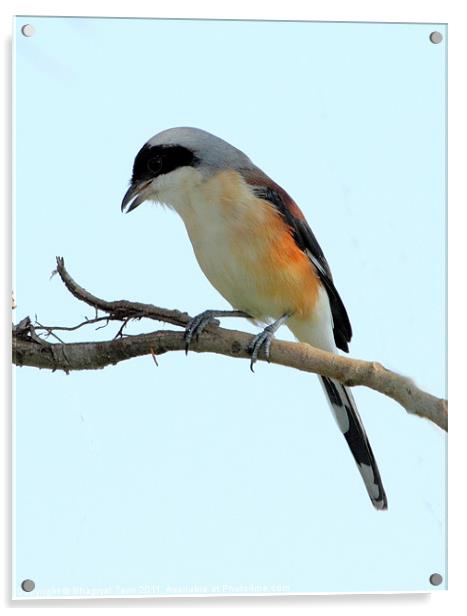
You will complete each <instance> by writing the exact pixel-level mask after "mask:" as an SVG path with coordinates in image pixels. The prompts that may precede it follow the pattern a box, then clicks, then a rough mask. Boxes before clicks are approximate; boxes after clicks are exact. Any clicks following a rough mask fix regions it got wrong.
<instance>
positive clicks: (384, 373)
mask: <svg viewBox="0 0 467 616" xmlns="http://www.w3.org/2000/svg"><path fill="white" fill-rule="evenodd" d="M57 271H58V274H59V275H60V277H61V278H62V280H63V282H64V283H65V285H66V287H67V288H68V290H69V291H70V292H71V293H72V294H73V295H74V296H75V297H77V298H78V299H80V300H82V301H84V302H86V303H87V304H89V305H90V306H93V307H94V308H96V309H97V308H98V309H99V310H103V311H104V312H108V313H109V317H110V318H111V319H112V320H121V321H122V322H123V324H124V325H125V324H126V322H127V321H128V320H129V319H131V318H137V319H140V318H142V317H145V318H150V319H155V320H159V321H164V322H167V323H172V324H174V325H180V326H184V325H186V324H187V323H188V321H189V320H190V317H189V315H188V314H187V313H182V312H180V311H178V310H167V309H164V308H158V307H157V306H153V305H151V304H142V303H139V302H129V301H126V300H119V301H115V302H107V301H105V300H102V299H100V298H98V297H95V296H94V295H92V294H90V293H89V292H88V291H86V290H85V289H83V288H82V287H80V286H79V285H78V284H77V283H76V282H75V281H74V280H73V279H72V278H71V276H70V275H69V274H68V272H67V271H66V269H65V265H64V262H63V259H57ZM51 329H53V328H51ZM251 340H252V336H251V335H250V334H247V333H244V332H240V331H234V330H228V329H224V328H221V327H218V326H217V325H209V326H207V327H206V329H205V331H204V332H203V333H202V335H201V336H200V337H199V340H198V341H193V343H192V345H191V347H190V348H191V350H193V351H194V352H196V353H218V354H221V355H226V356H228V357H236V358H243V359H250V355H249V353H248V351H247V347H248V344H249V343H250V341H251ZM184 349H185V340H184V334H183V332H178V331H155V332H152V333H149V334H139V335H128V336H125V337H121V336H119V337H117V338H114V339H113V340H108V341H105V342H76V343H65V344H55V343H54V344H51V343H49V342H46V341H45V340H43V339H41V338H39V337H38V336H37V334H36V332H35V329H34V327H33V325H32V324H31V322H30V321H29V319H23V320H22V321H21V322H20V323H19V324H18V325H17V326H15V327H14V328H13V361H14V363H15V364H17V365H19V366H34V367H37V368H46V369H50V370H64V371H66V372H70V371H72V370H95V369H99V368H104V367H105V366H108V365H113V364H117V363H118V362H120V361H124V360H127V359H131V358H133V357H138V356H142V355H151V356H152V358H153V359H154V361H156V357H159V356H161V355H163V354H164V353H167V352H170V351H184ZM270 359H271V363H275V364H279V365H282V366H288V367H290V368H296V369H298V370H303V371H305V372H313V373H315V374H321V375H323V376H328V377H330V378H334V379H337V380H339V381H341V382H342V383H344V384H345V385H348V386H351V387H353V386H357V385H364V386H366V387H370V388H372V389H374V390H375V391H378V392H380V393H382V394H385V395H386V396H389V397H390V398H392V399H393V400H396V401H397V402H398V403H399V404H401V405H402V406H403V407H404V408H405V409H406V411H407V412H409V413H412V414H415V415H418V416H420V417H425V418H426V419H429V420H430V421H432V422H434V423H435V424H436V425H438V426H439V427H440V428H442V429H443V430H447V416H448V411H447V401H446V400H443V399H439V398H437V397H435V396H432V395H431V394H429V393H427V392H424V391H422V390H421V389H419V388H418V387H417V386H416V385H415V384H414V383H413V381H412V380H410V379H409V378H407V377H405V376H402V375H400V374H397V373H395V372H392V371H390V370H388V369H386V368H384V366H382V365H381V364H378V363H376V362H367V361H362V360H359V359H351V358H348V357H343V356H340V355H334V354H332V353H327V352H326V351H321V350H320V349H316V348H314V347H312V346H310V345H308V344H301V343H295V342H285V341H280V340H275V341H274V342H273V343H272V345H271V350H270Z"/></svg>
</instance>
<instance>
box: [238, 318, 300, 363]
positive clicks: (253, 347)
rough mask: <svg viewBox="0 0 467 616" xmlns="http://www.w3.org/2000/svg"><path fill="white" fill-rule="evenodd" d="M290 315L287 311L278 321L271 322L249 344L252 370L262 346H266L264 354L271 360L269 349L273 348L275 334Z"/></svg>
mask: <svg viewBox="0 0 467 616" xmlns="http://www.w3.org/2000/svg"><path fill="white" fill-rule="evenodd" d="M289 317H290V313H289V312H287V313H286V314H283V315H282V316H281V317H280V318H279V319H277V321H274V323H271V325H268V326H267V327H265V328H264V329H263V331H262V332H260V333H259V334H258V335H257V336H255V337H254V338H253V340H252V341H251V342H250V344H249V345H248V352H249V353H251V361H250V370H251V371H252V372H254V368H253V366H254V365H255V363H256V361H257V359H258V355H259V352H260V350H261V348H262V347H263V346H264V356H265V357H266V359H267V361H269V349H270V348H271V342H272V339H273V338H274V334H275V333H276V332H277V330H278V329H279V327H280V326H281V325H283V324H284V323H285V322H286V321H287V319H288V318H289Z"/></svg>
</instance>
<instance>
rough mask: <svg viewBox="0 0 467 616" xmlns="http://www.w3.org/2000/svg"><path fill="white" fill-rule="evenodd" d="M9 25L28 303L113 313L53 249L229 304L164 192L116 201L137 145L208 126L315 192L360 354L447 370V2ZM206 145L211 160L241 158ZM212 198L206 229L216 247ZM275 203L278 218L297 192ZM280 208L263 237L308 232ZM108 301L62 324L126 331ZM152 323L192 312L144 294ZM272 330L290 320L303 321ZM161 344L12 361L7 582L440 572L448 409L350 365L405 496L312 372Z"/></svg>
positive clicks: (418, 374) (116, 278)
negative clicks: (350, 11) (338, 417)
mask: <svg viewBox="0 0 467 616" xmlns="http://www.w3.org/2000/svg"><path fill="white" fill-rule="evenodd" d="M26 24H30V25H31V26H32V28H33V30H31V31H29V34H32V35H30V36H25V34H24V33H23V30H22V29H23V26H25V25H26ZM14 30H15V32H14V45H15V53H14V55H15V97H16V98H15V103H14V109H15V115H16V124H15V131H16V132H15V170H16V173H15V180H14V186H15V195H16V198H15V221H16V222H15V224H16V229H15V242H16V249H15V253H16V254H15V296H16V304H17V308H16V310H15V321H16V323H18V322H20V321H21V320H22V319H24V318H25V317H27V316H29V317H30V318H31V321H32V323H33V324H34V322H35V321H36V320H37V323H40V324H42V326H67V327H71V326H74V325H77V324H80V323H82V322H83V321H84V320H85V319H94V318H96V311H95V310H94V309H93V308H92V307H90V306H88V305H86V304H84V303H83V302H81V301H79V300H78V299H76V298H75V297H73V296H72V294H70V292H69V291H68V290H67V289H66V288H65V286H64V284H63V283H62V281H61V279H60V276H58V275H55V276H53V277H52V278H50V274H51V272H52V270H54V269H55V267H56V264H55V257H56V255H60V256H63V257H64V259H65V266H66V268H67V270H68V271H69V273H70V275H71V276H72V277H73V278H74V279H75V280H76V281H77V282H78V283H79V284H80V285H82V286H83V287H84V288H86V289H87V290H88V291H90V292H91V293H93V294H95V295H96V296H98V297H101V298H105V299H107V300H116V299H121V298H126V299H128V300H133V301H138V302H145V303H151V304H155V305H157V306H161V307H165V308H168V309H172V308H177V309H180V310H181V311H186V312H187V313H189V314H190V315H195V314H198V313H200V312H201V311H203V310H205V309H208V308H217V309H228V308H229V307H230V306H229V304H228V303H227V301H226V300H224V299H223V297H222V296H221V294H220V293H219V292H218V291H217V290H216V289H215V288H214V287H213V286H212V285H211V284H210V283H209V281H208V279H207V278H206V277H205V276H204V274H203V272H202V271H201V269H200V267H199V266H198V264H197V262H196V259H195V256H194V254H193V249H192V247H191V244H190V241H189V238H188V236H187V233H186V231H185V226H184V224H183V221H182V219H181V218H180V217H179V216H177V214H176V213H175V212H174V211H171V210H170V209H168V208H162V207H160V205H156V204H155V203H151V202H146V203H144V204H143V205H141V206H140V207H138V208H137V209H136V210H135V211H133V212H131V213H130V214H128V215H126V214H125V215H124V214H122V213H121V211H120V205H121V203H122V198H123V195H124V194H125V192H126V191H127V189H128V186H129V180H130V176H131V173H132V166H133V161H134V158H135V156H136V154H137V152H138V151H139V149H140V148H141V147H142V146H143V144H145V143H146V142H147V140H148V139H149V138H151V137H152V136H153V135H155V134H156V133H160V132H161V131H163V130H165V129H168V128H171V127H180V126H188V127H196V128H199V129H203V130H205V131H208V132H209V133H212V134H214V135H216V136H218V137H221V138H222V139H224V140H226V141H227V142H229V143H230V144H233V145H234V146H236V147H238V148H240V149H241V150H242V151H244V152H245V153H246V154H247V155H248V156H249V157H250V158H251V159H252V161H254V163H255V164H256V165H258V166H259V167H260V168H261V169H262V170H263V171H264V172H265V173H267V174H268V176H270V177H271V178H273V179H274V181H275V182H277V183H278V184H280V185H281V186H282V187H283V188H284V189H285V190H286V191H287V192H288V193H289V194H290V195H291V196H292V197H293V199H294V200H295V201H296V202H297V204H298V205H299V206H300V208H301V209H302V211H303V213H304V215H305V216H306V218H307V220H308V222H309V224H310V226H311V228H312V229H313V232H314V234H315V235H316V238H317V239H318V241H319V243H320V245H321V247H322V249H323V251H324V253H325V255H326V258H327V261H328V263H329V264H330V267H331V268H332V273H333V277H334V283H335V285H336V288H337V289H338V291H339V294H340V295H341V296H342V298H343V300H344V302H345V306H346V308H347V311H348V314H349V315H350V320H351V323H352V327H353V332H354V335H353V338H352V344H351V349H350V352H351V357H356V358H362V359H367V360H376V361H378V362H381V363H382V364H384V365H385V366H387V367H388V368H390V369H392V370H395V371H396V372H398V373H401V374H403V375H407V376H409V377H411V378H413V379H414V381H415V383H416V384H417V385H418V386H419V387H420V388H421V389H423V390H425V391H428V392H430V393H431V394H433V395H435V396H437V397H440V398H445V397H446V379H445V361H446V353H445V207H446V203H445V91H446V90H445V86H446V83H445V80H446V71H445V60H446V48H447V30H446V27H445V26H444V25H442V24H376V23H375V24H371V23H305V22H302V23H298V22H296V23H294V22H287V23H286V22H284V23H279V22H276V23H274V22H242V21H214V20H213V21H196V20H193V21H190V20H150V19H147V20H146V19H139V20H133V19H84V18H73V19H70V18H49V17H47V18H45V17H42V18H41V17H18V18H17V19H16V21H15V24H14ZM432 32H438V33H440V34H439V35H436V36H438V38H439V37H441V40H438V42H436V41H433V40H432V38H433V37H431V39H430V35H431V33H432ZM26 34H28V31H26ZM436 36H435V38H436ZM172 135H173V134H172ZM209 143H211V142H209ZM185 145H186V144H185ZM211 146H212V143H211ZM211 146H209V144H208V146H207V149H206V150H203V153H202V157H208V158H209V156H211V158H212V161H211V162H212V164H214V166H215V165H216V161H217V165H218V167H217V169H214V170H213V169H212V168H211V176H209V177H211V179H212V176H214V175H215V174H216V173H219V172H220V171H219V169H221V170H222V169H223V168H224V170H225V168H229V164H230V165H231V164H232V159H229V158H228V157H227V159H222V157H221V155H220V154H219V153H218V151H217V150H215V151H214V152H213V151H212V149H210V147H211ZM222 151H223V150H222ZM173 152H174V150H172V154H173ZM183 152H184V153H183ZM183 152H182V151H180V152H179V154H180V156H179V157H178V158H177V157H175V159H176V160H175V159H174V158H170V159H163V160H162V159H160V158H157V157H155V158H154V157H153V160H152V163H151V164H150V165H149V167H148V166H147V162H148V161H147V160H146V161H145V165H146V166H144V165H143V166H142V167H141V168H140V169H139V172H138V173H139V175H138V173H137V174H136V175H138V178H137V179H138V180H139V181H143V180H142V178H143V176H144V174H149V175H147V177H149V180H151V181H153V180H152V178H154V177H155V176H157V174H158V173H159V175H160V172H161V169H162V171H164V173H163V174H162V175H164V174H168V173H169V171H170V170H168V168H167V165H172V166H173V168H175V167H176V166H177V165H178V166H180V164H181V158H183V156H186V151H183ZM230 152H231V150H230ZM160 154H161V152H160V151H159V155H160ZM182 154H183V156H182ZM180 157H181V158H180ZM221 159H222V160H221ZM141 160H142V159H140V161H141ZM203 160H204V162H206V158H204V159H203ZM226 160H227V162H226ZM167 161H168V162H167ZM222 161H223V162H222ZM229 161H230V163H229ZM182 162H183V163H184V164H182V165H181V166H186V167H188V166H190V165H191V163H192V162H193V161H192V160H191V162H190V160H188V159H183V161H182ZM228 163H229V164H228ZM163 165H166V166H165V167H164V166H163ZM222 165H224V167H222ZM161 166H162V167H161ZM205 170H206V169H205ZM151 173H152V175H151ZM190 173H195V171H193V167H192V169H191V171H190ZM198 173H199V168H198ZM171 177H172V178H173V177H174V176H173V175H172V176H171ZM177 177H180V176H177ZM190 177H193V176H190ZM196 177H198V176H196ZM203 177H204V180H203V181H205V180H206V177H208V176H207V175H206V176H203ZM234 177H237V176H236V175H235V173H234ZM145 181H146V180H145ZM206 181H207V180H206ZM253 183H254V182H253ZM259 183H260V184H261V182H259ZM151 186H152V184H151ZM193 190H194V189H193ZM256 190H258V189H256ZM262 195H263V197H264V196H266V197H269V198H270V197H271V195H270V194H269V195H266V194H265V193H264V191H263V193H262ZM258 196H261V194H259V195H258V193H257V197H258ZM276 197H277V195H276ZM251 198H253V196H252V197H251ZM272 201H274V199H272ZM232 203H233V204H234V205H233V206H232V207H234V206H235V207H237V205H238V204H237V201H235V199H234V200H233V201H232ZM254 203H255V204H256V206H257V207H260V208H261V211H263V210H264V208H266V206H265V205H264V203H265V202H264V201H262V202H261V201H258V200H257V201H255V202H254ZM258 203H260V204H262V205H260V206H258ZM210 204H211V206H212V207H214V209H205V210H204V218H203V219H202V232H204V233H208V232H211V233H212V234H213V237H214V240H212V241H211V243H208V245H209V247H210V249H212V248H213V247H214V250H217V253H216V254H217V258H218V259H219V262H220V263H221V265H222V268H224V269H225V268H226V267H228V264H229V262H230V254H229V253H228V252H227V253H226V251H228V250H229V247H228V246H227V245H225V244H223V243H222V242H221V241H219V233H220V231H219V229H220V228H221V226H219V225H221V223H220V222H219V220H220V219H219V207H220V206H219V202H216V200H215V199H213V200H211V202H210ZM213 204H214V205H213ZM236 204H237V205H236ZM267 207H268V208H269V209H268V210H267V211H268V212H269V213H271V212H273V211H277V212H279V213H278V214H276V215H274V216H275V218H274V220H275V221H279V222H281V225H282V226H281V225H279V222H277V224H278V225H279V226H278V229H279V231H282V232H283V229H285V228H286V227H285V224H286V223H285V222H284V220H285V210H284V205H283V202H281V201H280V199H279V201H277V199H276V203H271V205H270V206H267ZM281 207H282V208H283V209H282V214H281V213H280V210H281ZM274 208H276V210H274ZM235 211H237V210H235ZM289 211H290V210H289ZM249 213H250V210H249ZM197 215H198V214H197ZM271 215H272V214H271ZM221 218H222V217H221ZM289 222H290V220H289ZM292 222H293V219H292ZM295 222H296V221H295ZM226 224H232V218H229V217H228V216H227V223H226ZM216 225H218V227H216ZM268 225H269V226H268ZM270 225H271V219H269V223H268V224H262V225H256V229H254V233H253V234H252V233H251V230H250V231H248V233H250V236H251V238H253V239H252V240H251V241H252V245H253V244H254V242H255V241H256V240H257V239H258V238H259V239H260V240H261V239H262V238H263V239H264V238H265V237H269V238H270V241H272V242H275V241H277V242H279V241H283V242H287V241H289V242H292V241H298V239H299V238H298V236H297V235H296V237H295V240H293V239H292V236H291V235H289V236H287V237H288V239H287V238H285V239H284V235H282V236H280V235H277V233H279V231H277V233H276V232H274V233H271V226H270ZM249 228H250V229H251V227H249ZM245 232H246V231H245ZM216 233H217V235H216ZM250 236H249V237H250ZM280 238H282V240H280ZM284 245H289V246H290V245H291V244H290V243H289V244H287V243H286V244H284ZM273 246H274V244H273ZM271 250H272V248H271ZM297 250H301V249H300V248H295V251H297ZM313 250H314V251H315V252H314V258H315V259H316V246H315V247H314V248H313ZM226 254H227V255H228V258H226ZM293 254H295V255H297V254H299V253H297V252H295V253H293ZM301 254H302V255H303V254H304V253H303V252H302V253H301ZM235 258H238V255H237V257H235ZM297 258H298V257H297ZM232 259H234V256H233V255H232ZM307 263H308V262H307ZM260 266H261V267H264V268H267V267H268V265H267V264H264V263H258V267H260ZM307 267H310V265H307ZM306 271H311V270H306ZM258 276H260V274H258ZM255 280H257V278H255ZM274 280H276V279H274ZM307 280H308V279H307ZM310 280H311V279H310ZM245 284H246V281H245ZM274 284H276V282H274ZM307 284H308V283H307ZM254 288H255V286H254V284H253V285H252V287H251V289H250V291H249V290H248V288H247V292H246V295H247V296H248V297H251V295H248V293H254ZM309 293H310V294H311V293H312V289H311V287H310V291H309ZM303 297H304V298H306V297H308V296H307V294H306V293H305V294H303ZM304 301H305V300H304ZM97 314H98V316H99V317H104V316H105V313H104V312H103V311H99V312H98V313H97ZM336 318H337V317H336ZM341 319H342V317H341ZM339 322H340V323H341V326H342V320H341V321H339ZM101 325H105V322H96V323H93V324H88V325H85V326H83V327H82V328H80V329H78V330H76V331H71V332H67V331H59V330H55V331H54V332H53V333H54V334H56V335H57V336H59V337H60V338H61V339H63V340H64V341H65V342H66V343H71V342H78V341H87V342H94V343H95V342H96V341H109V340H110V341H111V340H112V339H113V338H114V336H115V335H116V334H117V332H118V330H119V328H120V327H121V325H122V324H121V323H120V322H113V321H111V322H110V323H109V324H108V325H107V326H106V327H103V328H101V329H97V328H98V327H99V326H101ZM222 325H223V326H224V327H226V328H231V329H240V330H245V331H248V332H251V333H258V331H259V327H258V326H255V325H253V324H250V323H249V322H245V321H244V320H243V319H223V320H222ZM35 328H36V330H35V331H36V334H37V336H40V337H41V338H44V337H45V334H46V333H47V331H46V330H44V329H40V326H39V325H38V324H36V325H35ZM161 329H162V330H163V331H171V330H177V331H180V332H181V329H180V327H176V326H174V325H170V324H161V323H159V322H156V321H150V320H148V319H140V320H138V319H135V320H132V321H131V322H129V323H128V324H127V326H126V327H125V328H124V329H123V332H122V333H123V334H124V336H128V335H138V334H141V333H143V332H151V331H154V330H161ZM277 336H278V337H279V338H284V339H287V340H292V339H293V337H292V335H291V334H290V333H289V331H288V330H287V328H286V327H283V328H281V329H280V330H279V331H278V333H277ZM124 340H127V338H124ZM24 341H25V342H26V343H27V342H28V343H29V344H30V345H31V344H32V345H34V344H35V345H39V346H41V343H40V342H37V341H36V342H34V341H31V339H30V333H29V334H28V333H27V332H23V342H24ZM47 342H48V343H51V344H60V342H59V341H58V340H57V339H56V338H54V337H53V336H49V337H48V338H47ZM42 346H43V345H42ZM68 348H69V347H68ZM66 349H67V347H65V353H66ZM54 352H55V353H58V351H54ZM43 353H45V354H49V355H51V356H52V357H55V358H57V357H58V355H53V354H52V351H50V350H48V349H46V348H45V347H44V351H43ZM70 353H71V351H70ZM36 356H37V353H36ZM62 359H63V358H62ZM156 359H157V363H158V366H156V364H155V362H154V358H153V357H151V354H150V353H149V354H147V355H144V356H141V357H136V358H134V359H130V360H128V361H122V362H119V363H117V364H116V365H110V366H107V367H106V368H105V369H103V370H97V369H94V370H82V371H74V370H70V372H69V374H65V373H64V372H63V371H62V370H56V371H55V372H52V371H51V370H50V369H41V370H40V369H38V368H37V367H31V366H23V367H21V368H20V367H18V368H17V369H16V375H15V389H16V402H15V411H14V417H15V433H14V439H15V445H14V452H15V461H14V470H15V477H14V486H15V501H14V503H15V511H14V573H13V584H14V596H15V597H16V598H36V597H55V596H60V597H63V596H71V597H82V596H144V595H151V596H153V595H196V594H203V595H205V594H208V595H211V594H212V595H220V594H251V593H253V594H262V593H267V594H271V593H272V594H274V593H278V594H284V593H313V592H326V593H334V592H385V591H395V592H397V591H431V590H438V589H443V588H445V587H446V575H447V572H446V516H445V511H446V463H445V454H446V434H445V432H444V431H443V430H442V429H440V428H439V427H437V426H435V425H434V424H433V423H431V422H430V421H428V420H426V419H422V418H420V417H416V416H413V415H409V414H407V413H406V412H405V411H404V409H403V408H402V407H401V406H400V405H398V404H397V403H396V402H395V401H394V400H393V399H391V398H388V397H386V396H383V395H382V394H380V393H378V392H376V391H374V390H371V389H369V388H366V387H355V388H354V390H353V393H354V396H355V399H356V402H357V404H358V409H359V411H360V414H361V416H362V419H363V422H364V425H365V428H366V430H367V433H368V437H369V440H370V442H371V446H372V448H373V451H374V454H375V457H376V460H377V463H378V466H379V470H380V472H381V477H382V480H383V482H384V486H385V490H386V493H387V498H388V510H387V511H378V510H376V509H375V508H374V507H373V506H372V504H371V501H370V499H369V498H368V494H367V492H366V490H365V487H364V484H363V482H362V478H361V476H360V474H359V472H358V469H357V467H356V465H355V463H354V461H353V459H352V455H351V454H350V451H349V448H348V447H347V443H346V440H345V439H344V438H343V437H342V435H341V434H340V432H339V429H338V427H337V426H336V422H335V421H334V419H333V417H332V415H331V413H330V411H329V408H328V404H327V402H326V399H325V396H324V392H323V390H322V388H321V387H320V384H319V381H318V379H317V378H316V376H314V375H312V374H309V373H307V372H303V371H299V370H294V369H292V368H287V367H284V366H279V365H276V364H274V363H271V364H267V363H265V362H263V361H260V362H258V363H257V364H256V370H255V373H254V374H253V373H252V372H251V371H250V370H249V363H248V360H247V359H242V360H239V359H234V358H231V357H226V356H223V355H218V354H210V353H196V352H191V353H189V354H188V356H185V354H184V353H183V352H168V353H165V354H162V353H160V354H159V356H158V357H157V358H156ZM17 361H18V363H21V362H22V363H27V362H26V359H25V356H24V355H23V356H21V355H18V356H17ZM433 574H439V575H440V576H442V581H441V583H440V584H438V585H436V582H439V581H440V578H436V577H435V578H433V577H431V576H432V575H433ZM430 577H431V582H430ZM28 580H29V582H27V581H28ZM433 582H435V584H434V583H433Z"/></svg>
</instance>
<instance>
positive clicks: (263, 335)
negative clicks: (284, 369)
mask: <svg viewBox="0 0 467 616" xmlns="http://www.w3.org/2000/svg"><path fill="white" fill-rule="evenodd" d="M273 338H274V330H272V329H271V328H270V326H269V325H268V327H265V328H264V329H263V331H262V332H260V333H259V334H258V335H257V336H255V337H254V338H253V340H252V341H251V342H250V344H249V345H248V348H247V350H248V353H250V354H251V360H250V370H251V371H252V372H254V371H255V370H254V365H255V364H256V362H257V360H258V356H259V353H260V351H261V349H262V348H263V347H264V357H265V358H266V361H267V362H269V361H270V359H269V350H270V348H271V342H272V340H273Z"/></svg>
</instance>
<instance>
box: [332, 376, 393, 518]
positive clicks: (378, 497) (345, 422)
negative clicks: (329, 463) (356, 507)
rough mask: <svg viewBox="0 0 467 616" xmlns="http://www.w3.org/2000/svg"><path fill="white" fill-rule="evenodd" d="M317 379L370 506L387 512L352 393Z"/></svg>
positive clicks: (377, 474) (380, 483) (374, 463)
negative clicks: (350, 453) (358, 474)
mask: <svg viewBox="0 0 467 616" xmlns="http://www.w3.org/2000/svg"><path fill="white" fill-rule="evenodd" d="M320 379H321V382H322V384H323V387H324V390H325V392H326V395H327V397H328V398H329V402H330V403H331V408H332V411H333V414H334V416H335V418H336V421H337V424H338V426H339V428H340V430H341V432H342V434H343V435H344V437H345V440H346V441H347V443H348V445H349V447H350V451H351V452H352V455H353V457H354V459H355V462H356V463H357V466H358V470H359V471H360V474H361V476H362V478H363V482H364V484H365V487H366V489H367V491H368V494H369V496H370V498H371V502H372V503H373V505H374V506H375V507H376V509H387V508H388V501H387V498H386V493H385V491H384V488H383V482H382V481H381V476H380V474H379V470H378V465H377V464H376V460H375V456H374V455H373V451H372V450H371V446H370V443H369V441H368V437H367V435H366V432H365V428H364V427H363V423H362V420H361V419H360V415H359V414H358V411H357V406H356V404H355V400H354V398H353V395H352V392H351V391H350V389H348V388H347V387H345V386H344V385H342V384H341V383H339V381H335V380H334V379H329V378H327V377H324V376H321V377H320Z"/></svg>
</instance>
